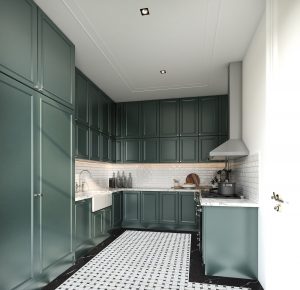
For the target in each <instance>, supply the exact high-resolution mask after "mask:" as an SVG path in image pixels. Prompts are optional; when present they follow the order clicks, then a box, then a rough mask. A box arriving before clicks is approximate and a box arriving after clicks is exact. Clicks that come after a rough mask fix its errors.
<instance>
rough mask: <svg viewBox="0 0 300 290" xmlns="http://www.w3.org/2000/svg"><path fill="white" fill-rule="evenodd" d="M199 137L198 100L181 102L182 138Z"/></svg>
mask: <svg viewBox="0 0 300 290" xmlns="http://www.w3.org/2000/svg"><path fill="white" fill-rule="evenodd" d="M197 135H198V98H186V99H181V100H180V136H197Z"/></svg>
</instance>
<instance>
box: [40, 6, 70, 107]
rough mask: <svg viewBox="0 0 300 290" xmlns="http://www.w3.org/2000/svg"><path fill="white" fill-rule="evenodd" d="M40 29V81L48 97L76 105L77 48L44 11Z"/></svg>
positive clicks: (41, 16)
mask: <svg viewBox="0 0 300 290" xmlns="http://www.w3.org/2000/svg"><path fill="white" fill-rule="evenodd" d="M38 17H39V19H38V21H39V25H38V29H39V38H38V39H39V46H38V47H39V74H40V75H39V82H40V85H41V88H42V91H43V93H44V94H46V95H47V96H49V97H51V98H54V99H55V100H56V101H60V102H62V103H64V104H65V105H67V106H74V96H75V48H74V45H73V44H72V43H71V42H70V41H69V40H68V39H67V38H66V36H65V35H63V33H62V32H61V31H60V30H59V29H58V28H57V27H56V25H55V24H54V23H53V22H52V21H51V20H50V19H49V18H48V17H47V16H46V15H45V14H44V13H43V12H42V11H41V10H39V13H38Z"/></svg>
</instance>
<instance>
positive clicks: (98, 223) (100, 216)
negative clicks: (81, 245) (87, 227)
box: [92, 210, 105, 238]
mask: <svg viewBox="0 0 300 290" xmlns="http://www.w3.org/2000/svg"><path fill="white" fill-rule="evenodd" d="M104 215H105V212H104V210H98V211H96V212H94V213H93V215H92V216H93V238H97V237H101V236H102V235H104V232H105V224H104Z"/></svg>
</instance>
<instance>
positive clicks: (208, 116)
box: [199, 96, 219, 135]
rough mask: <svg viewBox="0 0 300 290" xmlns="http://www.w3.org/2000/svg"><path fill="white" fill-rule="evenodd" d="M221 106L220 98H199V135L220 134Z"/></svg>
mask: <svg viewBox="0 0 300 290" xmlns="http://www.w3.org/2000/svg"><path fill="white" fill-rule="evenodd" d="M218 112H219V106H218V97H215V96H213V97H205V98H204V97H202V98H199V134H200V135H218V134H219V126H218V125H219V123H218V122H219V120H218V115H219V113H218Z"/></svg>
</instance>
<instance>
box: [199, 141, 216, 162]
mask: <svg viewBox="0 0 300 290" xmlns="http://www.w3.org/2000/svg"><path fill="white" fill-rule="evenodd" d="M218 145H219V137H218V136H205V137H199V161H202V162H207V161H209V152H210V151H212V150H213V149H215V148H216V147H218Z"/></svg>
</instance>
